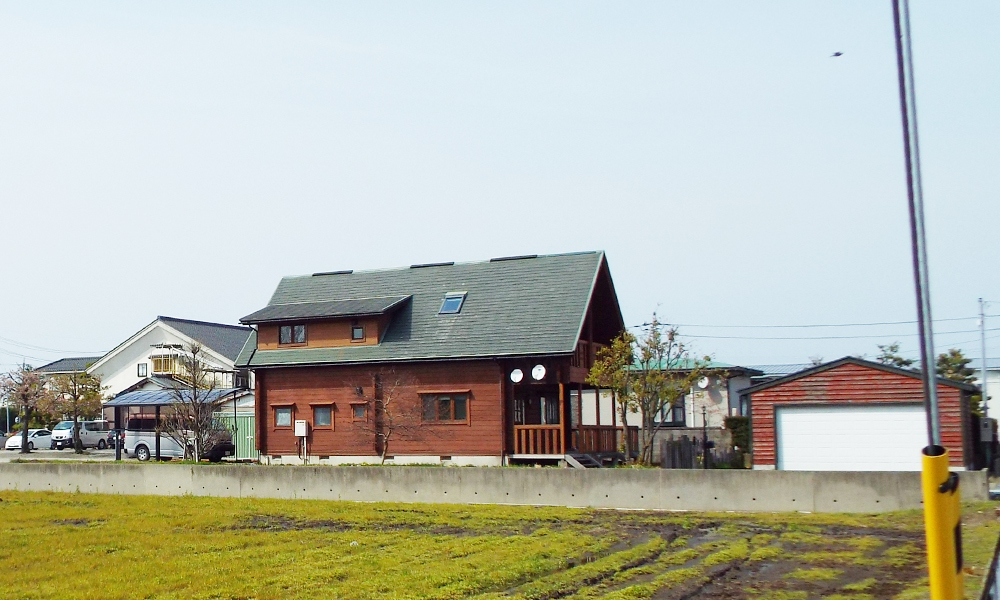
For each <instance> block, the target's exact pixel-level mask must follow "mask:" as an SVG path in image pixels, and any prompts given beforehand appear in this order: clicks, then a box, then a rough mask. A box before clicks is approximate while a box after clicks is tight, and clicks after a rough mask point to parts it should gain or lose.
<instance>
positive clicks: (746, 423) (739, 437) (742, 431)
mask: <svg viewBox="0 0 1000 600" xmlns="http://www.w3.org/2000/svg"><path fill="white" fill-rule="evenodd" d="M726 429H728V430H729V431H730V432H731V433H732V435H733V446H735V447H736V448H739V449H740V450H742V451H743V452H749V451H750V417H726Z"/></svg>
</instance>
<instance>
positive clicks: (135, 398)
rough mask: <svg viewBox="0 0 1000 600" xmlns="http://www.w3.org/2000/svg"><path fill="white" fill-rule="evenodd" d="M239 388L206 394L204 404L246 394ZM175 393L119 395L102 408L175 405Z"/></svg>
mask: <svg viewBox="0 0 1000 600" xmlns="http://www.w3.org/2000/svg"><path fill="white" fill-rule="evenodd" d="M247 391H248V390H244V389H241V388H225V389H221V390H212V391H210V392H206V394H207V395H206V399H205V402H215V401H217V400H219V399H221V398H224V397H225V396H228V395H230V394H232V395H237V394H239V393H240V392H247ZM181 393H182V394H184V396H186V397H190V396H191V392H190V390H182V391H181ZM176 394H177V391H175V390H136V391H134V392H126V393H124V394H119V395H118V396H116V397H115V398H114V399H112V400H109V401H107V402H105V403H104V406H171V405H173V404H176V403H177V395H176Z"/></svg>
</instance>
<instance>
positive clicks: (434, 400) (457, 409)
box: [421, 394, 469, 423]
mask: <svg viewBox="0 0 1000 600" xmlns="http://www.w3.org/2000/svg"><path fill="white" fill-rule="evenodd" d="M421 398H422V400H423V404H424V421H436V422H452V423H455V422H461V423H466V422H468V420H469V406H468V403H469V400H468V396H466V395H465V394H424V395H423V396H421Z"/></svg>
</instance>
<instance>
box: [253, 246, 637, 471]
mask: <svg viewBox="0 0 1000 600" xmlns="http://www.w3.org/2000/svg"><path fill="white" fill-rule="evenodd" d="M241 321H242V322H243V323H244V324H248V325H251V326H253V327H254V329H255V331H254V333H253V334H252V335H251V336H250V339H249V340H247V344H246V346H245V347H244V348H243V351H242V352H241V353H240V356H239V358H238V359H237V361H236V362H237V365H238V366H239V367H241V368H249V369H252V370H253V371H254V373H255V375H256V378H255V381H256V398H257V418H256V424H257V425H256V426H257V432H256V441H257V448H258V449H259V450H260V453H261V458H262V460H263V461H265V462H280V463H286V464H288V463H299V462H302V461H303V460H307V461H309V462H311V463H323V464H327V463H329V464H344V463H370V462H376V461H378V460H380V457H381V454H382V452H383V450H384V451H385V454H386V455H387V458H388V460H389V461H390V462H392V463H394V464H404V463H432V464H454V465H500V464H504V463H508V462H512V461H546V460H548V461H555V460H559V459H563V458H564V457H565V456H566V455H567V454H570V453H576V452H579V453H582V454H591V455H593V454H606V453H613V452H615V451H617V450H618V449H619V448H622V447H624V448H625V449H626V450H634V448H635V444H636V438H637V434H636V431H635V428H622V427H619V426H618V425H616V424H614V423H612V424H606V425H590V426H582V425H581V424H580V415H581V414H583V413H584V410H583V407H582V406H581V405H582V403H583V402H584V401H585V399H587V400H590V401H591V402H594V401H599V400H595V398H596V399H599V398H600V397H601V395H600V394H599V393H593V392H586V391H585V390H592V389H593V388H591V386H588V385H587V384H586V383H585V379H586V377H587V373H588V371H589V367H590V366H591V365H592V364H593V361H594V357H595V353H596V350H597V349H598V348H600V347H601V346H602V345H606V344H608V343H610V341H611V340H612V339H613V338H614V337H615V336H617V335H618V334H619V333H621V332H622V331H623V330H624V323H623V321H622V316H621V310H620V309H619V306H618V300H617V296H616V294H615V289H614V284H613V283H612V280H611V273H610V271H609V269H608V264H607V260H606V258H605V256H604V253H603V252H581V253H573V254H559V255H549V256H519V257H509V258H497V259H492V260H489V261H484V262H475V263H460V264H455V263H438V264H425V265H413V266H411V267H407V268H400V269H387V270H376V271H365V272H354V271H335V272H328V273H316V274H314V275H311V276H302V277H286V278H283V279H282V280H281V282H280V283H279V284H278V288H277V290H275V292H274V295H273V296H272V297H271V301H270V303H269V304H268V305H267V306H266V307H264V308H262V309H261V310H258V311H257V312H254V313H253V314H250V315H248V316H246V317H244V318H243V319H241ZM589 408H590V407H588V409H589ZM297 421H305V423H304V424H302V423H299V424H298V430H297V423H296V422H297ZM303 425H305V427H303ZM302 433H305V435H304V436H303V435H297V434H302ZM386 437H388V441H386V440H385V438H386ZM626 445H627V446H626Z"/></svg>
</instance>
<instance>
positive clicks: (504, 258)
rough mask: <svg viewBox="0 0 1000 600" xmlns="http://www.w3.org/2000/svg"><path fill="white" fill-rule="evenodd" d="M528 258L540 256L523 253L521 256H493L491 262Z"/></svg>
mask: <svg viewBox="0 0 1000 600" xmlns="http://www.w3.org/2000/svg"><path fill="white" fill-rule="evenodd" d="M526 258H538V255H537V254H522V255H521V256H501V257H500V258H491V259H490V262H503V261H505V260H524V259H526Z"/></svg>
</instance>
